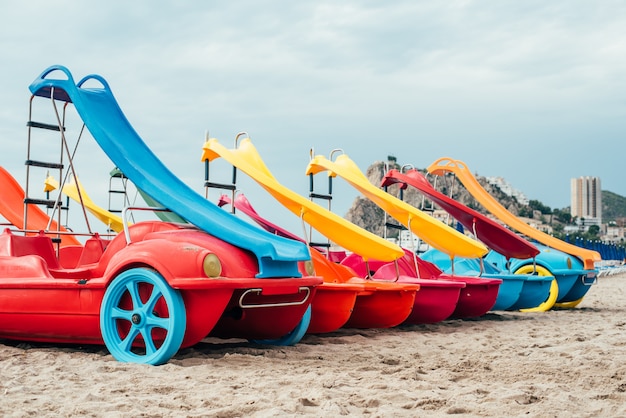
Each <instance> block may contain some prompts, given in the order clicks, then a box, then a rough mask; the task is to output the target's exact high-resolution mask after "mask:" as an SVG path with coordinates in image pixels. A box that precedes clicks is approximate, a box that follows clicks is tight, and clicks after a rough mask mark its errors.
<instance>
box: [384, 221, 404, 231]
mask: <svg viewBox="0 0 626 418" xmlns="http://www.w3.org/2000/svg"><path fill="white" fill-rule="evenodd" d="M385 226H386V227H388V228H391V229H400V230H405V229H406V227H405V226H404V225H398V224H392V223H389V222H387V223H385Z"/></svg>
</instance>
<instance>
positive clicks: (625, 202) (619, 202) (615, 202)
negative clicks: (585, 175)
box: [602, 190, 626, 223]
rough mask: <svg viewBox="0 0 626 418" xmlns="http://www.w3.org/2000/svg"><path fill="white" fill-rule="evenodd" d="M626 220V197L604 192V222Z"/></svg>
mask: <svg viewBox="0 0 626 418" xmlns="http://www.w3.org/2000/svg"><path fill="white" fill-rule="evenodd" d="M618 218H626V197H624V196H620V195H618V194H616V193H613V192H609V191H608V190H602V222H605V223H606V222H611V221H615V220H616V219H618Z"/></svg>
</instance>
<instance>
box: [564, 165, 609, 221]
mask: <svg viewBox="0 0 626 418" xmlns="http://www.w3.org/2000/svg"><path fill="white" fill-rule="evenodd" d="M571 185H572V188H571V190H572V194H571V214H572V216H576V217H578V219H579V220H581V219H584V223H585V225H600V224H601V223H602V187H601V186H600V178H599V177H579V178H577V179H572V181H571Z"/></svg>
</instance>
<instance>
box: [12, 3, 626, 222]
mask: <svg viewBox="0 0 626 418" xmlns="http://www.w3.org/2000/svg"><path fill="white" fill-rule="evenodd" d="M0 11H1V15H2V21H3V24H2V25H1V26H0V56H1V57H2V77H0V88H1V91H2V99H3V100H2V102H3V103H2V105H1V106H0V141H2V148H3V150H2V152H1V153H0V165H2V166H4V167H5V168H7V169H8V170H9V171H10V172H12V173H13V174H14V175H15V176H16V177H17V178H18V179H19V180H20V181H21V180H22V179H23V178H24V173H25V171H24V166H23V161H24V160H25V159H26V155H25V153H26V128H25V122H26V119H27V116H28V100H29V92H28V89H27V88H28V85H29V84H30V83H31V82H32V81H33V80H34V79H35V78H36V77H37V76H38V75H39V74H40V73H41V72H42V71H43V70H44V69H45V68H47V67H48V66H50V65H53V64H61V65H64V66H66V67H68V68H69V69H70V70H71V71H72V73H73V74H74V77H75V78H76V79H80V78H82V77H83V76H84V75H87V74H91V73H97V74H100V75H102V76H103V77H104V78H105V79H106V80H107V81H108V82H109V84H110V86H111V88H112V90H113V92H114V94H115V96H116V97H117V99H118V101H119V103H120V106H121V108H122V109H123V110H124V112H125V113H126V116H127V117H128V119H129V120H130V122H131V123H132V124H133V126H134V128H135V129H136V130H137V132H138V133H139V134H140V135H141V136H142V137H143V139H144V140H145V142H146V143H147V144H148V145H149V146H150V147H151V148H152V149H153V150H154V152H155V153H156V154H157V155H158V156H159V157H160V158H161V159H162V160H163V162H164V163H165V164H166V165H167V166H168V167H169V168H170V169H171V170H172V171H173V172H174V173H175V174H176V175H177V176H179V177H180V178H182V179H183V180H184V181H185V182H186V183H187V184H189V185H190V186H191V187H193V188H194V189H197V190H198V191H199V192H201V193H203V190H202V184H203V176H204V169H203V167H202V164H201V163H200V161H199V158H200V155H201V146H202V143H203V140H204V136H205V132H206V131H207V130H208V131H209V133H210V136H212V137H217V138H218V139H219V140H220V141H221V142H222V143H224V144H225V145H228V146H231V145H232V144H233V141H234V137H235V135H236V134H237V133H238V132H240V131H246V132H248V133H249V134H250V136H251V138H252V140H253V143H254V144H255V145H256V147H257V148H258V150H259V152H260V154H261V156H262V157H263V159H264V160H265V162H266V164H267V166H268V167H269V168H270V170H271V171H272V172H273V173H274V175H275V176H276V177H277V179H278V180H279V181H281V182H282V183H283V184H285V185H286V186H288V187H289V188H291V189H293V190H294V191H297V192H299V193H301V194H303V195H306V194H307V193H308V180H307V179H306V177H305V176H304V170H305V167H306V164H307V162H308V160H309V151H310V150H311V149H312V148H313V149H314V150H315V152H316V153H321V154H325V155H328V154H329V153H330V152H331V151H332V150H333V149H336V148H341V149H343V151H344V152H345V153H347V154H348V155H349V156H350V157H351V158H352V159H353V160H354V161H355V162H356V163H357V164H358V165H359V166H360V167H361V169H362V170H363V171H365V170H366V168H367V166H369V165H370V164H371V163H373V162H374V161H377V160H385V159H386V158H387V156H388V155H394V156H396V157H397V159H398V162H399V163H401V164H405V163H410V164H413V165H415V166H416V167H420V168H422V167H426V166H428V165H429V164H430V163H432V162H433V161H434V160H436V159H437V158H439V157H444V156H447V157H452V158H456V159H460V160H463V161H465V162H466V163H467V165H468V166H469V167H470V169H471V170H472V171H473V172H475V173H478V174H480V175H485V176H502V177H504V178H505V179H506V180H507V181H509V183H511V184H512V186H513V187H515V188H517V189H519V190H521V191H522V192H524V193H525V194H526V195H527V196H528V197H529V198H530V199H538V200H540V201H542V202H543V203H544V204H547V205H548V206H550V207H557V208H563V207H566V206H568V205H569V193H570V189H569V188H570V179H571V178H573V177H579V176H598V177H600V178H601V181H602V187H603V189H604V190H610V191H613V192H616V193H619V194H621V195H626V182H625V181H624V175H623V170H622V168H623V165H624V164H623V161H624V157H625V155H626V145H625V142H624V139H625V135H626V130H625V127H626V76H625V75H626V3H624V2H621V1H610V0H607V1H601V2H597V1H570V0H555V1H549V2H546V1H543V0H537V1H523V2H520V1H500V0H498V1H471V0H450V1H414V0H408V1H387V2H374V1H341V2H334V1H333V2H328V1H315V2H306V1H300V2H278V1H230V2H226V1H224V2H198V1H176V2H174V1H172V2H169V4H166V2H158V3H155V2H152V1H145V0H144V1H132V2H131V1H119V0H112V1H106V2H78V1H29V2H10V3H9V2H2V5H1V6H0ZM91 142H93V141H91ZM77 155H78V157H77V166H78V167H79V168H81V167H84V168H81V171H79V176H80V177H81V180H82V182H83V183H85V185H86V186H87V187H88V191H89V193H90V194H91V195H92V198H94V200H95V201H96V202H98V203H100V204H101V205H102V206H107V194H106V188H107V187H108V177H107V176H108V172H109V170H110V169H111V168H112V165H111V163H110V162H109V161H108V160H107V159H106V157H105V156H104V155H103V154H101V153H99V152H98V150H97V149H95V148H94V146H93V143H90V142H89V141H87V142H84V143H81V146H80V148H79V150H78V153H77ZM220 171H223V172H224V173H228V175H227V176H226V178H229V177H230V171H229V170H228V169H227V167H223V168H222V169H221V170H220ZM244 177H245V176H243V175H240V176H239V178H240V179H241V183H240V184H241V188H242V191H243V192H244V193H245V194H246V195H247V196H248V197H249V198H250V200H251V201H252V203H253V204H254V205H255V206H257V209H258V211H259V212H260V213H261V214H264V215H266V216H268V217H270V218H271V217H272V215H273V216H278V214H279V213H280V212H279V209H271V208H272V205H273V204H274V203H275V202H273V201H272V198H271V197H270V196H269V195H268V194H267V193H266V192H265V191H263V190H262V189H260V187H258V186H257V185H256V184H255V183H254V182H250V183H247V182H246V180H245V179H244ZM335 183H336V188H335V194H336V197H337V199H336V200H335V201H334V209H335V211H336V212H338V213H340V214H341V215H343V214H344V213H345V211H346V210H347V209H348V207H349V205H350V204H351V202H352V200H353V199H354V198H355V197H356V196H357V193H356V191H354V190H353V189H351V188H350V187H349V186H347V185H346V184H345V182H342V181H341V180H339V181H337V182H335ZM342 183H343V184H342ZM318 185H320V186H322V185H325V179H322V178H320V179H319V180H318ZM318 191H323V187H320V188H319V189H318ZM216 193H217V192H216ZM268 211H271V215H269V214H268ZM280 219H281V222H284V223H285V224H287V223H289V225H292V224H293V223H292V222H293V221H294V219H292V217H291V215H285V218H282V217H281V218H280ZM275 220H276V219H275ZM295 224H296V225H297V222H296V223H295ZM289 225H288V226H289Z"/></svg>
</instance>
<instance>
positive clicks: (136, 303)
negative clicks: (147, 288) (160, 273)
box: [126, 281, 143, 309]
mask: <svg viewBox="0 0 626 418" xmlns="http://www.w3.org/2000/svg"><path fill="white" fill-rule="evenodd" d="M126 289H127V290H128V293H129V294H130V298H131V300H132V302H133V307H134V308H136V309H139V308H141V307H142V306H143V303H142V302H141V297H140V296H139V282H137V281H131V282H129V283H127V284H126Z"/></svg>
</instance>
